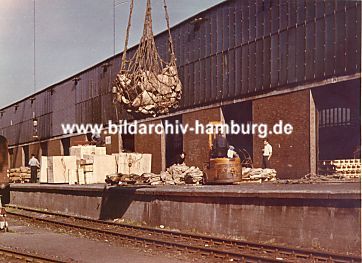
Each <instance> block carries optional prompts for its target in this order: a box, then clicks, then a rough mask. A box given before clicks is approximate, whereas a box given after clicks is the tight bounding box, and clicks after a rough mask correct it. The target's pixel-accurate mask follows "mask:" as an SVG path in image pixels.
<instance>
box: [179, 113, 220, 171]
mask: <svg viewBox="0 0 362 263" xmlns="http://www.w3.org/2000/svg"><path fill="white" fill-rule="evenodd" d="M222 119H223V118H222V113H221V109H220V108H212V109H206V110H200V111H196V112H190V113H185V114H183V116H182V123H183V125H185V124H189V125H190V127H193V126H194V124H195V120H199V121H200V123H202V124H204V125H206V124H208V123H209V122H212V121H221V120H222ZM183 148H184V152H185V153H186V164H187V165H195V166H197V167H199V168H203V165H204V162H207V161H208V159H209V136H208V135H207V134H195V133H194V132H188V133H186V134H185V135H184V140H183Z"/></svg>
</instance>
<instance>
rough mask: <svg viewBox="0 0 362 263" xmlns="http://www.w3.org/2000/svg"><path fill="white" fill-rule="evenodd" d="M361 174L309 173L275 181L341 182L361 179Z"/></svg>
mask: <svg viewBox="0 0 362 263" xmlns="http://www.w3.org/2000/svg"><path fill="white" fill-rule="evenodd" d="M360 179H361V176H359V177H358V178H357V177H350V176H349V175H348V174H343V173H339V172H335V173H333V174H328V175H323V174H307V175H305V176H303V177H302V178H300V179H284V180H279V179H278V180H277V181H275V183H280V184H315V183H340V182H356V181H360Z"/></svg>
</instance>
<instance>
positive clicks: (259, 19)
mask: <svg viewBox="0 0 362 263" xmlns="http://www.w3.org/2000/svg"><path fill="white" fill-rule="evenodd" d="M264 10H265V9H264V1H263V0H256V14H257V15H256V38H257V39H259V38H261V37H262V36H263V35H264V15H265V11H264Z"/></svg>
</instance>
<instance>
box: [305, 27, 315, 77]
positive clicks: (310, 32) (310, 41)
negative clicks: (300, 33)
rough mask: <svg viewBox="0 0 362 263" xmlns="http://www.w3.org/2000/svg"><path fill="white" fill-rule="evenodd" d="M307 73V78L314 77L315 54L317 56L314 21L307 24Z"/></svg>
mask: <svg viewBox="0 0 362 263" xmlns="http://www.w3.org/2000/svg"><path fill="white" fill-rule="evenodd" d="M306 32H307V34H306V38H307V39H306V54H305V69H306V70H305V74H306V80H312V79H314V56H315V26H314V22H309V23H308V24H307V31H306Z"/></svg>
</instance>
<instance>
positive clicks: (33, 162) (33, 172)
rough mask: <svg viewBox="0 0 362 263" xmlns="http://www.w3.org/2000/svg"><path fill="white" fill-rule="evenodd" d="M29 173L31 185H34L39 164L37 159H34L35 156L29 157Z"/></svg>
mask: <svg viewBox="0 0 362 263" xmlns="http://www.w3.org/2000/svg"><path fill="white" fill-rule="evenodd" d="M29 166H30V172H31V178H30V182H31V183H36V180H37V177H38V167H40V163H39V161H38V159H36V158H35V154H32V155H31V159H30V160H29Z"/></svg>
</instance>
